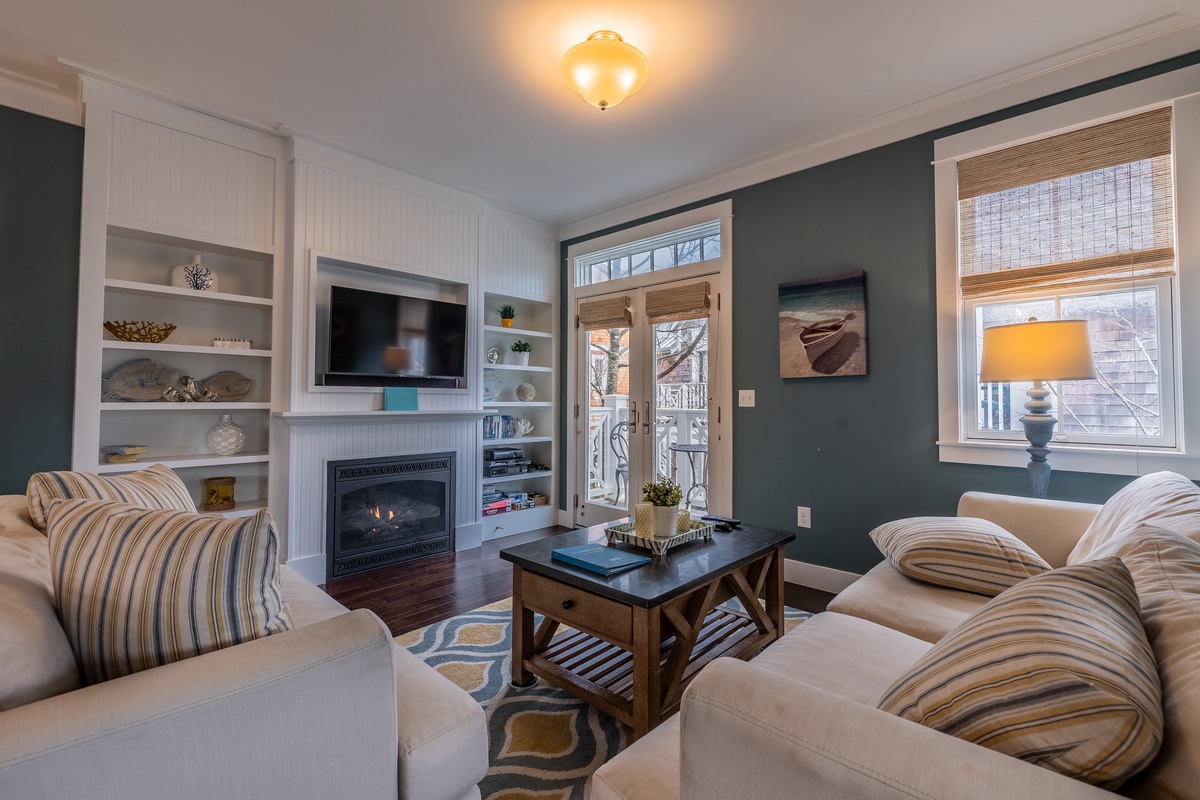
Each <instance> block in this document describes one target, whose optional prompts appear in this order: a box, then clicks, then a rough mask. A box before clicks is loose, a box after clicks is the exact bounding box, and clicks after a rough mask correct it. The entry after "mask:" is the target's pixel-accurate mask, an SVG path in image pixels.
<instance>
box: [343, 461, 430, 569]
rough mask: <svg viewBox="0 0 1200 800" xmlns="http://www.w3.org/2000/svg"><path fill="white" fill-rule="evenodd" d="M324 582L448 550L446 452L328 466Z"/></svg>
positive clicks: (346, 462) (344, 462)
mask: <svg viewBox="0 0 1200 800" xmlns="http://www.w3.org/2000/svg"><path fill="white" fill-rule="evenodd" d="M326 493H327V496H326V500H327V502H326V509H327V511H326V524H325V538H326V548H325V551H326V553H327V558H326V570H325V577H326V579H330V578H337V577H341V576H343V575H350V574H352V573H355V572H363V571H365V570H369V569H375V568H377V567H383V566H387V565H389V564H398V563H400V562H402V561H411V560H412V559H414V558H421V557H423V556H429V555H433V554H435V553H448V552H451V551H453V549H454V453H452V452H450V453H421V454H417V455H401V456H382V457H379V458H359V459H350V460H341V461H330V462H329V464H328V472H327V478H326Z"/></svg>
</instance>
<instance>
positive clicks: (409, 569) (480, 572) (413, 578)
mask: <svg viewBox="0 0 1200 800" xmlns="http://www.w3.org/2000/svg"><path fill="white" fill-rule="evenodd" d="M567 530H569V528H562V527H552V528H542V529H540V530H536V531H529V532H528V533H520V534H516V535H514V536H506V537H505V538H503V539H494V540H492V541H490V542H484V543H483V546H482V547H477V548H474V549H472V550H464V551H463V552H461V553H446V554H444V555H438V556H430V557H428V558H422V559H419V560H417V561H410V562H408V563H406V564H398V565H397V566H394V567H384V568H381V569H376V570H372V571H371V572H364V573H362V574H361V575H351V576H349V577H346V578H338V579H337V580H333V581H330V582H329V583H327V584H325V585H324V586H323V587H322V588H323V589H324V590H325V592H326V593H327V594H328V595H329V596H330V597H332V598H333V599H334V600H337V601H338V602H339V603H341V604H342V605H344V606H346V607H347V608H350V609H355V608H369V609H370V610H372V611H374V612H375V613H376V614H378V615H379V617H380V619H382V620H383V621H384V623H385V624H387V626H388V627H389V628H390V629H391V631H392V635H393V636H399V635H400V634H402V633H408V632H409V631H412V630H416V629H417V628H422V627H424V626H426V625H429V624H430V623H433V622H438V621H440V620H443V619H448V618H449V617H453V616H454V615H456V614H462V613H463V612H465V611H470V610H471V609H473V608H479V607H480V606H485V605H487V604H488V603H494V602H496V601H497V600H503V599H504V598H506V597H509V596H510V595H512V564H509V563H508V562H507V561H502V560H501V559H500V555H499V553H500V551H501V550H503V549H504V548H506V547H512V546H513V545H517V544H524V543H525V542H532V541H535V540H537V539H543V538H545V537H547V536H553V535H554V534H556V533H562V532H564V531H567ZM832 599H833V595H832V594H830V593H828V592H822V591H820V590H819V589H811V588H809V587H807V586H797V585H795V584H791V583H789V584H787V585H786V590H785V592H784V602H786V603H787V604H788V605H789V606H791V607H792V608H798V609H801V610H803V611H810V612H812V613H814V614H816V613H819V612H821V611H824V610H825V607H826V606H827V605H829V601H830V600H832Z"/></svg>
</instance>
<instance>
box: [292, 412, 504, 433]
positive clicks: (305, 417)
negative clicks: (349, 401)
mask: <svg viewBox="0 0 1200 800" xmlns="http://www.w3.org/2000/svg"><path fill="white" fill-rule="evenodd" d="M484 413H485V412H484V411H483V409H467V410H461V411H460V410H448V411H282V412H276V413H275V416H276V417H279V418H280V419H282V420H283V421H284V422H286V423H287V424H288V425H290V426H292V427H294V428H295V427H301V426H305V425H394V424H396V423H405V422H416V423H421V422H474V421H476V420H480V419H483V415H484Z"/></svg>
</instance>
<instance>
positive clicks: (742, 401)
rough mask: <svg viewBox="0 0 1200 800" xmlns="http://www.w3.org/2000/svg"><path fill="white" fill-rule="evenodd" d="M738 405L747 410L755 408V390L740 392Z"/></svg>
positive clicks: (742, 390) (741, 390)
mask: <svg viewBox="0 0 1200 800" xmlns="http://www.w3.org/2000/svg"><path fill="white" fill-rule="evenodd" d="M738 405H739V406H742V407H746V408H754V390H753V389H740V390H738Z"/></svg>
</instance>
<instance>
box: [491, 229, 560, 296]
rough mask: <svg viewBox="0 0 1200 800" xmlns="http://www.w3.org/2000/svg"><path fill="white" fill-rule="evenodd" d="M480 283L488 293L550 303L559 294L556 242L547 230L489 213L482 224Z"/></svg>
mask: <svg viewBox="0 0 1200 800" xmlns="http://www.w3.org/2000/svg"><path fill="white" fill-rule="evenodd" d="M482 238H483V244H482V247H481V254H480V268H479V274H480V280H481V282H482V283H483V288H484V289H485V290H487V291H499V292H507V293H510V294H515V295H518V296H520V297H527V298H530V299H534V300H545V301H552V300H553V298H554V295H555V294H557V292H558V283H559V282H558V243H557V242H556V241H555V240H554V238H553V236H551V235H550V233H549V232H547V231H541V230H538V229H537V228H536V226H534V225H532V224H528V225H522V224H520V221H518V220H516V219H515V218H509V217H508V216H507V215H499V214H496V213H492V214H489V215H488V218H487V219H486V220H485V221H484V223H483V237H482Z"/></svg>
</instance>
